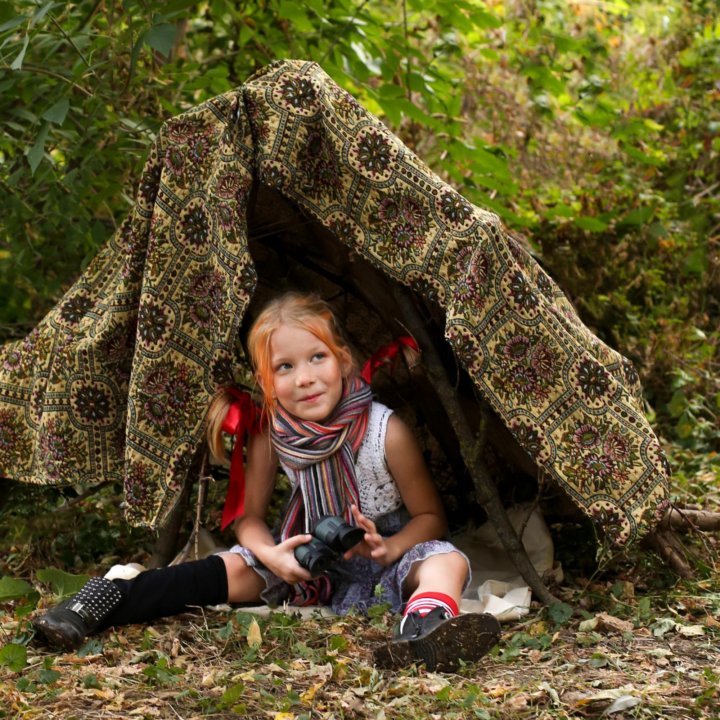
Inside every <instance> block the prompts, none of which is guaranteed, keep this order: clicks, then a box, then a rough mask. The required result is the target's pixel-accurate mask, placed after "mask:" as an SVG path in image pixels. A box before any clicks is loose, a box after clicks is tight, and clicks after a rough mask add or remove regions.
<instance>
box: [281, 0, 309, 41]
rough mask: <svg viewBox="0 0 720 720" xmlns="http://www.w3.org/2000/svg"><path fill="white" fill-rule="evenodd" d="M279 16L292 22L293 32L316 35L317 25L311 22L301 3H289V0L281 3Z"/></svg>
mask: <svg viewBox="0 0 720 720" xmlns="http://www.w3.org/2000/svg"><path fill="white" fill-rule="evenodd" d="M278 15H280V17H281V18H285V19H286V20H290V21H291V22H292V24H293V30H295V31H297V32H302V33H305V32H306V33H314V32H315V30H316V28H315V24H314V23H313V22H312V20H310V18H309V17H308V16H307V13H306V12H305V11H304V10H303V8H302V6H301V5H300V4H299V3H295V2H288V1H287V0H285V1H284V2H281V3H280V7H279V8H278Z"/></svg>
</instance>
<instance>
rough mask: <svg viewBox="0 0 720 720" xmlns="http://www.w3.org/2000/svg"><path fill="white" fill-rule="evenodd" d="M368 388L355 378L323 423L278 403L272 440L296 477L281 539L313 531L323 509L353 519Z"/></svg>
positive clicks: (284, 462) (273, 423) (366, 416)
mask: <svg viewBox="0 0 720 720" xmlns="http://www.w3.org/2000/svg"><path fill="white" fill-rule="evenodd" d="M371 402H372V392H371V390H370V386H369V385H368V384H367V383H366V382H364V381H363V380H361V379H360V378H355V379H352V380H349V381H348V382H346V383H345V387H344V389H343V396H342V398H341V399H340V402H339V403H338V405H337V407H336V408H335V412H334V413H333V414H332V416H331V417H330V419H329V420H328V422H327V424H320V423H315V422H309V421H305V420H300V419H298V418H296V417H295V416H293V415H290V413H288V412H287V411H286V410H285V409H284V408H283V407H282V406H281V405H278V406H277V409H276V412H275V417H274V418H273V422H272V427H271V438H272V443H273V446H274V447H275V450H276V451H277V453H278V456H279V457H280V461H281V462H282V463H283V465H284V466H285V467H287V468H288V469H290V470H292V471H293V472H294V473H295V477H296V483H295V485H294V488H293V492H292V495H291V496H290V502H289V504H288V507H287V510H286V512H285V517H284V518H283V522H282V527H281V530H280V534H281V538H282V540H287V539H288V538H289V537H292V536H293V535H299V534H301V533H306V532H311V531H312V529H313V528H314V527H315V525H316V523H317V521H318V520H319V519H320V518H321V517H322V516H323V515H338V516H342V517H344V518H345V519H346V520H347V521H348V522H349V523H351V524H354V520H353V517H352V512H351V511H350V505H356V506H358V507H359V506H360V498H359V495H358V489H357V481H356V479H355V457H356V455H357V451H358V449H359V448H360V444H361V443H362V441H363V438H364V437H365V432H366V430H367V423H368V415H369V410H370V403H371Z"/></svg>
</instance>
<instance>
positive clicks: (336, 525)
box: [295, 515, 365, 577]
mask: <svg viewBox="0 0 720 720" xmlns="http://www.w3.org/2000/svg"><path fill="white" fill-rule="evenodd" d="M312 535H313V537H312V539H311V540H310V542H307V543H305V544H304V545H299V546H298V547H296V548H295V559H296V560H297V561H298V563H300V565H302V566H303V567H304V568H305V569H306V570H307V571H308V572H309V573H310V574H311V575H312V576H313V577H316V576H317V575H322V574H323V573H324V572H325V571H326V570H327V569H328V568H329V567H330V566H331V565H332V564H333V563H334V562H335V561H336V560H339V559H340V557H341V556H342V554H343V553H345V552H347V551H348V550H350V548H353V547H355V545H357V544H358V543H359V542H360V541H361V540H362V539H363V536H364V535H365V531H364V530H363V529H362V528H358V527H353V526H352V525H348V523H346V522H345V520H343V519H342V518H340V517H337V516H335V515H324V516H323V517H321V518H320V520H318V522H317V525H315V527H314V529H313V531H312Z"/></svg>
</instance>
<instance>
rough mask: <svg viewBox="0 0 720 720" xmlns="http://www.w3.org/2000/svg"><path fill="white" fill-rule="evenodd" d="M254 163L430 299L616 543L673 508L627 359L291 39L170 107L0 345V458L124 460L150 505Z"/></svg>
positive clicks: (185, 460)
mask: <svg viewBox="0 0 720 720" xmlns="http://www.w3.org/2000/svg"><path fill="white" fill-rule="evenodd" d="M254 182H259V183H264V184H266V185H268V186H270V187H272V188H274V189H275V190H277V191H279V192H280V193H281V194H282V195H283V196H284V197H286V198H287V199H289V200H291V201H292V202H293V203H295V204H296V205H297V206H298V207H299V208H300V209H301V210H302V211H303V212H304V213H306V214H308V215H309V216H311V217H313V218H314V219H315V220H317V221H318V222H320V223H321V224H322V225H323V226H325V227H326V228H327V229H329V230H330V231H331V232H332V233H333V235H334V236H335V237H336V238H337V240H338V242H342V243H344V244H346V245H348V246H349V247H351V248H352V249H353V250H354V251H355V252H356V253H358V254H359V255H360V256H361V257H363V258H365V259H366V260H368V261H370V262H371V263H372V264H373V265H374V266H376V267H378V268H380V269H381V270H382V271H383V272H384V273H385V274H387V275H388V276H389V277H390V278H392V279H394V280H396V281H397V282H399V283H402V284H404V285H406V286H409V287H410V288H412V289H413V290H414V291H415V292H417V293H419V294H421V295H422V296H424V297H426V298H427V299H429V300H432V301H433V302H435V303H437V304H438V305H439V306H440V307H441V308H442V309H443V311H444V313H445V318H446V338H447V340H448V342H449V343H450V345H451V346H452V348H453V349H454V352H455V354H456V356H457V358H458V359H459V361H460V363H461V364H462V366H463V367H464V368H465V369H466V370H467V371H468V373H469V375H470V377H471V378H472V380H473V382H474V383H475V384H476V386H477V388H478V390H479V391H480V393H481V394H482V396H483V397H484V398H485V399H486V400H487V401H488V402H489V403H490V405H491V406H492V407H493V409H494V410H495V411H496V412H497V413H498V415H499V416H500V417H501V418H502V420H503V421H504V422H505V424H506V425H507V427H508V428H509V429H510V431H511V432H512V433H513V435H514V436H515V438H516V439H517V440H518V442H519V443H520V445H521V446H522V447H523V448H524V449H525V450H526V451H527V452H528V453H529V454H530V455H531V456H532V457H533V458H534V459H535V461H536V463H537V464H538V466H539V467H540V468H541V469H542V470H543V471H544V472H545V473H546V474H547V475H548V476H549V477H551V478H552V479H553V480H554V481H555V482H557V483H558V484H559V485H560V486H561V487H562V488H563V489H564V490H565V491H566V492H567V493H568V494H569V496H570V497H571V498H572V500H573V501H574V502H575V503H576V504H577V505H578V506H579V507H580V508H581V509H582V510H583V511H584V512H585V513H586V514H587V515H589V516H590V517H591V518H593V519H594V520H595V521H596V522H597V523H598V525H599V526H600V528H601V530H602V532H603V533H604V534H605V536H606V537H608V538H609V540H610V541H611V542H612V543H614V544H615V545H618V546H620V545H624V544H626V543H627V542H629V541H631V540H634V539H636V538H637V537H639V536H640V535H641V534H643V533H644V532H646V531H647V530H648V529H649V528H650V527H652V526H653V524H654V523H655V522H656V520H657V519H658V517H659V515H660V514H662V512H663V511H664V509H665V506H666V504H667V496H668V485H667V478H668V468H667V462H666V460H665V457H664V454H663V451H662V449H661V447H660V444H659V443H658V440H657V438H656V437H655V435H654V433H653V432H652V430H651V428H650V427H649V425H648V423H647V422H646V420H645V417H644V415H643V409H642V398H641V389H640V385H639V381H638V376H637V373H636V372H635V370H634V368H633V367H632V365H631V363H630V362H629V361H627V360H626V359H625V358H623V357H622V356H621V355H619V354H618V353H617V352H615V351H613V350H612V349H610V348H609V347H607V346H606V345H604V344H603V343H602V342H601V341H600V340H599V339H598V338H597V337H595V336H594V335H593V334H592V333H591V332H590V331H589V330H588V329H587V328H586V327H585V326H584V325H583V324H582V322H581V321H580V319H579V318H578V316H577V314H576V312H575V311H574V309H573V307H572V306H571V305H570V303H569V302H568V301H567V299H566V298H565V296H564V295H563V293H562V292H561V291H560V289H559V288H558V287H557V285H556V284H555V283H554V282H553V280H552V279H551V278H549V277H548V275H547V274H546V273H545V272H544V271H543V270H542V269H541V267H540V266H539V265H538V264H537V263H536V262H535V260H534V259H533V258H532V257H531V256H530V255H529V254H528V253H527V252H526V251H525V250H524V249H523V248H522V247H521V246H519V245H518V244H517V243H516V242H515V241H514V240H513V239H512V238H511V237H509V236H508V235H507V234H506V232H505V231H504V229H503V227H502V224H501V223H500V221H499V219H498V217H497V216H496V215H494V214H493V213H490V212H487V211H485V210H482V209H479V208H477V207H475V206H473V205H471V204H470V203H469V202H468V201H467V200H465V199H464V198H463V197H462V196H461V195H459V194H458V193H457V192H456V191H455V190H453V189H452V188H451V187H449V186H448V185H447V184H445V183H444V182H442V181H441V180H440V179H439V178H438V177H436V176H435V175H434V174H433V172H432V171H431V170H430V169H429V168H428V167H427V166H426V165H425V164H424V163H423V162H422V161H421V160H419V159H418V158H417V157H416V156H415V155H414V154H413V153H412V152H411V151H410V150H408V148H406V147H405V146H404V145H403V143H402V142H401V141H400V140H399V139H398V138H396V137H395V136H394V135H393V134H392V133H391V132H390V131H388V130H387V128H386V127H385V126H384V125H383V124H382V123H380V122H379V121H378V120H377V119H376V118H375V117H373V116H372V115H371V114H370V113H368V112H367V111H366V110H365V109H364V108H362V107H361V106H360V105H359V104H358V103H357V101H356V100H355V99H354V98H353V97H352V96H350V95H349V94H348V93H346V92H345V91H344V90H342V89H341V88H339V87H338V86H337V85H336V84H335V83H334V82H333V81H332V80H331V79H330V78H329V77H328V76H327V75H326V74H325V73H324V72H323V71H322V70H321V69H320V67H318V66H317V65H316V64H314V63H309V62H302V61H283V62H278V63H274V64H273V65H270V66H268V67H267V68H265V69H263V70H262V71H260V72H258V73H256V74H255V75H254V76H253V77H251V78H250V79H249V80H248V82H247V83H246V84H245V85H243V86H242V87H240V88H238V89H235V90H232V91H230V92H228V93H225V94H223V95H220V96H218V97H215V98H213V99H211V100H209V101H207V102H205V103H204V104H202V105H200V106H198V107H196V108H193V109H191V110H189V111H188V112H185V113H183V114H182V115H179V116H178V117H175V118H173V119H171V120H169V121H168V122H166V123H165V124H164V126H163V128H162V130H161V131H160V133H159V135H158V137H157V139H156V142H155V144H154V147H153V148H152V150H151V151H150V155H149V157H148V160H147V163H146V165H145V168H144V170H143V173H142V177H141V179H140V184H139V188H138V193H137V199H136V203H135V206H134V208H133V210H132V211H131V213H130V214H129V215H128V217H127V218H126V219H125V221H124V222H123V224H122V226H121V227H120V229H119V230H118V231H117V232H116V234H115V235H114V236H113V237H112V238H111V240H110V241H109V242H108V243H107V244H106V245H105V246H104V248H103V249H101V251H100V252H99V254H98V255H97V257H96V258H95V259H94V260H93V262H92V263H91V264H90V266H89V267H88V269H87V270H86V272H84V273H83V275H82V276H81V277H80V278H79V279H78V280H77V282H76V283H75V284H74V285H73V286H72V287H71V288H70V290H69V291H68V292H67V293H66V294H65V296H64V297H63V298H62V299H61V301H60V302H59V303H58V304H57V305H56V307H55V308H54V309H53V310H52V311H51V312H50V313H49V314H48V315H47V316H46V317H45V318H44V319H43V320H42V321H41V322H40V323H39V325H38V326H37V327H36V328H35V329H34V330H33V331H32V332H31V333H30V334H29V335H28V336H27V337H26V338H25V339H24V340H22V341H18V342H13V343H10V344H7V345H5V346H4V347H3V348H2V350H1V351H0V475H2V476H4V477H9V478H13V479H16V480H21V481H25V482H30V483H37V484H44V485H52V484H73V485H77V486H89V485H93V484H96V483H99V482H102V481H104V480H119V479H122V481H123V482H124V487H125V514H126V518H127V520H128V521H129V522H130V523H132V524H135V525H148V526H151V527H157V526H158V525H160V524H161V523H162V522H163V520H164V519H165V517H166V516H167V513H168V512H169V510H170V509H171V508H172V507H173V505H174V501H175V500H176V499H177V497H178V494H179V492H180V490H181V489H182V487H183V484H184V483H185V481H186V478H187V475H188V471H189V468H190V465H191V463H192V460H193V458H194V456H195V455H196V452H197V450H198V448H199V446H200V444H201V442H202V435H203V428H204V420H205V413H206V410H207V406H208V402H209V400H210V398H211V396H212V394H213V393H214V391H215V390H216V389H217V388H218V387H219V386H221V385H223V384H226V383H228V382H229V380H230V379H231V369H232V365H233V348H234V343H235V340H236V337H237V334H238V328H239V326H240V322H241V320H242V318H243V315H244V313H245V310H246V308H247V306H248V303H249V301H250V298H251V297H252V295H253V291H254V288H255V282H256V273H255V269H254V266H253V262H252V259H251V257H250V255H249V252H248V245H247V211H248V203H249V201H250V195H251V193H250V191H251V188H252V186H253V183H254Z"/></svg>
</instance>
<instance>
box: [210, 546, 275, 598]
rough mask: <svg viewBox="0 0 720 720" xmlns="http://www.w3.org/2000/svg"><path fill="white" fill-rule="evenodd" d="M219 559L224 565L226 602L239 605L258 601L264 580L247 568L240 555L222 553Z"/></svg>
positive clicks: (263, 587)
mask: <svg viewBox="0 0 720 720" xmlns="http://www.w3.org/2000/svg"><path fill="white" fill-rule="evenodd" d="M219 557H221V558H222V560H223V562H224V563H225V571H226V575H227V594H228V599H227V601H228V602H231V603H241V602H252V601H253V600H260V593H261V592H262V591H263V590H264V589H265V580H263V578H262V577H260V575H258V574H257V573H256V572H255V571H254V570H253V569H252V568H251V567H249V566H248V564H247V563H246V562H245V561H244V560H243V559H242V558H241V557H240V555H238V554H236V553H223V554H222V555H220V556H219Z"/></svg>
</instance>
